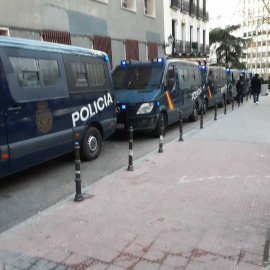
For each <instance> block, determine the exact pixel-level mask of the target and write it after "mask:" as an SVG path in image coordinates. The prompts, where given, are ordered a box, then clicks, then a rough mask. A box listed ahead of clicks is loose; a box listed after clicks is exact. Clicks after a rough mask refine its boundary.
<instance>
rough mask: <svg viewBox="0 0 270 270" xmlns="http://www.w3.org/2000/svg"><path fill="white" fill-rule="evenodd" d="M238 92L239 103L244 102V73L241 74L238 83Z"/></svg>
mask: <svg viewBox="0 0 270 270" xmlns="http://www.w3.org/2000/svg"><path fill="white" fill-rule="evenodd" d="M236 92H237V103H238V104H239V103H240V101H241V103H243V96H244V93H245V78H244V75H243V74H241V75H240V78H239V80H238V81H237V83H236Z"/></svg>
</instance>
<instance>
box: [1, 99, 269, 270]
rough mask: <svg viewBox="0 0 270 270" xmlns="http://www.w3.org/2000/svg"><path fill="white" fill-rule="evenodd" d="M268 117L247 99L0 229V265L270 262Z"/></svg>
mask: <svg viewBox="0 0 270 270" xmlns="http://www.w3.org/2000/svg"><path fill="white" fill-rule="evenodd" d="M228 109H231V105H228ZM269 123H270V98H269V97H268V96H262V97H260V105H253V103H252V102H251V100H249V101H248V102H244V104H243V105H241V107H240V108H238V107H235V109H234V111H231V110H229V111H227V114H226V115H222V116H218V120H217V121H214V120H212V121H209V122H207V123H205V124H204V128H203V129H199V128H198V129H196V130H194V131H192V132H190V133H188V134H185V135H184V142H179V141H178V138H177V139H176V140H174V141H172V142H170V143H168V144H166V145H164V147H163V148H164V153H162V154H161V153H157V151H156V152H153V153H150V154H148V155H147V156H144V157H142V158H140V159H139V160H137V161H136V162H135V163H134V171H133V172H128V171H126V167H125V168H122V169H121V170H119V171H116V172H115V173H113V174H111V175H108V176H107V177H105V178H103V179H101V180H100V181H98V182H97V183H95V184H94V185H93V186H92V187H90V188H88V189H86V190H84V195H85V200H84V201H83V202H80V203H75V202H74V201H73V199H74V194H73V195H72V196H70V197H69V198H67V199H65V200H63V201H62V202H60V203H58V204H57V205H55V206H53V207H51V208H49V209H47V210H46V211H44V212H42V213H40V214H38V215H36V216H33V217H32V218H30V219H28V220H26V221H25V222H23V223H21V224H19V225H17V226H15V227H13V228H11V229H10V230H8V231H6V232H4V233H2V234H0V261H2V268H1V263H0V270H4V269H5V270H8V269H23V270H25V269H29V270H34V269H57V270H62V269H78V270H94V269H100V270H103V269H108V270H118V269H119V270H121V269H122V270H123V269H143V270H144V269H147V270H148V269H159V270H167V269H182V270H204V269H205V270H211V269H215V270H222V269H224V270H228V269H232V270H241V269H243V270H253V269H254V270H257V269H262V268H264V269H270V267H269V266H268V260H269V258H268V256H269V242H270V231H269V228H270V227H269V224H270V218H269V214H270V136H269V130H270V129H269V127H270V124H269ZM198 127H199V122H198ZM157 146H158V145H157ZM157 150H158V147H157ZM134 151H136V149H134ZM127 160H128V159H127ZM104 166H106V165H105V164H104ZM86 177H91V175H84V173H83V172H82V179H84V178H86ZM264 266H266V268H265V267H264Z"/></svg>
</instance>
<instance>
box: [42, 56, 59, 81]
mask: <svg viewBox="0 0 270 270" xmlns="http://www.w3.org/2000/svg"><path fill="white" fill-rule="evenodd" d="M38 62H39V68H40V71H41V74H42V79H43V82H44V86H52V85H55V84H56V82H57V80H58V79H59V78H60V71H59V67H58V63H57V61H56V60H50V59H39V60H38Z"/></svg>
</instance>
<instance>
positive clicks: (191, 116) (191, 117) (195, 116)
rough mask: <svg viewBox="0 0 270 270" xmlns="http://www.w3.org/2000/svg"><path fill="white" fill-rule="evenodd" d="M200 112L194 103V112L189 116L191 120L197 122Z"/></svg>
mask: <svg viewBox="0 0 270 270" xmlns="http://www.w3.org/2000/svg"><path fill="white" fill-rule="evenodd" d="M198 114H199V112H198V107H197V105H194V107H193V110H192V114H191V115H190V116H189V121H191V122H196V121H197V120H198Z"/></svg>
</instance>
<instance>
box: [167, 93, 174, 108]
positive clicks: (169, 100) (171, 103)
mask: <svg viewBox="0 0 270 270" xmlns="http://www.w3.org/2000/svg"><path fill="white" fill-rule="evenodd" d="M166 97H167V101H168V104H169V109H170V110H172V109H174V105H173V102H172V100H171V97H170V95H169V93H168V91H166Z"/></svg>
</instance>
